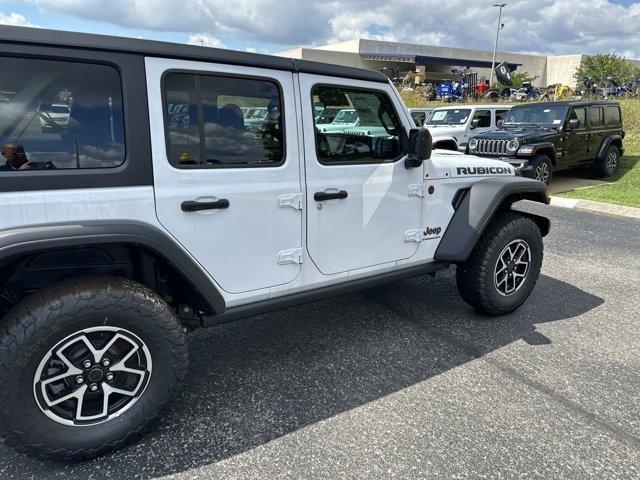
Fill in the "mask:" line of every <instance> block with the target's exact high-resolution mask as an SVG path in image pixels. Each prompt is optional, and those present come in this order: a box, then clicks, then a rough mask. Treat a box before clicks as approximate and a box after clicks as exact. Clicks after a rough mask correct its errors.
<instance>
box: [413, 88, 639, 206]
mask: <svg viewBox="0 0 640 480" xmlns="http://www.w3.org/2000/svg"><path fill="white" fill-rule="evenodd" d="M402 98H403V99H404V101H405V103H406V104H407V106H408V107H426V106H429V107H433V108H435V107H439V106H441V105H443V104H442V103H440V102H425V101H424V98H422V97H421V96H419V95H416V94H414V93H413V92H402ZM620 104H621V106H622V122H623V124H624V130H625V132H626V134H627V135H626V137H625V139H624V141H623V145H624V148H625V155H624V157H623V158H622V166H621V168H620V171H619V172H618V174H617V175H616V176H615V177H612V178H610V179H608V180H609V181H611V183H610V184H608V185H601V186H597V187H588V188H581V189H578V190H573V191H571V192H567V193H562V194H560V196H562V197H569V198H579V199H583V200H594V201H597V202H607V203H615V204H618V205H628V206H631V207H640V100H622V101H621V102H620ZM449 105H450V104H449ZM588 174H589V173H587V175H588Z"/></svg>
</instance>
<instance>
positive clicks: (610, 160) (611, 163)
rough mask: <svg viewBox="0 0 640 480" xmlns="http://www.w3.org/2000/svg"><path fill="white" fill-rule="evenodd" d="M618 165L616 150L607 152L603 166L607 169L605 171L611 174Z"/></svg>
mask: <svg viewBox="0 0 640 480" xmlns="http://www.w3.org/2000/svg"><path fill="white" fill-rule="evenodd" d="M617 167H618V154H617V153H616V152H609V154H608V155H607V163H606V164H605V168H606V169H607V173H608V174H609V175H612V174H613V173H615V171H616V169H617Z"/></svg>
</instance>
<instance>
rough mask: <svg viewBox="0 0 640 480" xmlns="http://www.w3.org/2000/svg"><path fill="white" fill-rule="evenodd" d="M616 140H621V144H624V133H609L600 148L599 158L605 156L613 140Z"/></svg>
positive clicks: (621, 152) (622, 151)
mask: <svg viewBox="0 0 640 480" xmlns="http://www.w3.org/2000/svg"><path fill="white" fill-rule="evenodd" d="M614 140H616V141H618V140H619V141H620V145H622V135H609V136H608V137H607V138H605V139H604V140H603V142H602V145H600V150H598V157H597V158H598V159H602V158H604V154H605V152H606V151H607V148H609V145H611V142H613V141H614ZM623 153H624V149H620V155H622V154H623Z"/></svg>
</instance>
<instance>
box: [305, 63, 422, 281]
mask: <svg viewBox="0 0 640 480" xmlns="http://www.w3.org/2000/svg"><path fill="white" fill-rule="evenodd" d="M391 88H392V87H391V86H390V85H389V84H385V83H375V82H362V81H356V80H347V79H333V78H330V77H322V76H315V75H307V74H301V75H300V91H301V95H300V96H301V99H302V114H303V126H304V145H305V173H306V195H307V205H308V212H307V248H308V251H309V255H310V257H311V259H312V260H313V262H314V263H315V265H316V266H317V267H318V269H319V270H320V271H321V272H322V273H324V274H335V273H339V272H346V271H353V270H358V269H362V268H367V267H375V266H380V268H382V266H383V265H385V264H386V266H387V267H388V264H389V263H390V262H394V261H396V260H400V259H405V258H409V257H411V256H412V255H414V254H415V253H416V251H417V248H418V243H416V242H415V241H414V240H411V239H408V238H406V237H407V232H408V231H411V230H414V229H418V228H419V227H420V218H421V209H422V207H421V205H422V201H421V198H419V197H417V196H415V194H414V195H411V194H410V187H412V186H419V184H420V183H421V182H422V172H423V169H422V168H413V169H406V168H405V166H404V161H403V160H404V158H405V152H406V146H407V131H408V130H409V129H410V128H412V127H414V125H412V122H411V121H410V117H409V116H408V115H406V114H404V107H403V106H402V105H401V104H400V102H399V101H398V100H397V97H396V96H395V95H394V94H393V92H392V90H391ZM317 106H319V107H325V108H330V107H342V108H353V109H355V110H356V111H357V113H358V116H359V120H360V121H359V124H358V126H357V127H345V128H344V129H342V130H332V131H331V132H325V133H323V132H320V131H319V129H318V128H316V126H315V124H314V119H313V111H314V107H317Z"/></svg>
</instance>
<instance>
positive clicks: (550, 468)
mask: <svg viewBox="0 0 640 480" xmlns="http://www.w3.org/2000/svg"><path fill="white" fill-rule="evenodd" d="M522 208H524V209H535V210H541V209H544V210H547V213H548V215H549V216H550V218H551V220H552V222H553V224H552V232H551V234H550V236H549V237H548V238H547V239H546V242H545V248H546V251H545V255H546V256H545V262H544V266H543V275H542V276H541V278H540V281H539V283H538V285H537V287H536V288H535V290H534V292H533V294H532V296H531V298H530V299H529V300H528V301H527V302H526V303H525V305H524V306H523V307H522V308H521V309H520V310H518V311H517V312H515V313H513V314H510V315H507V316H505V317H501V318H499V319H497V320H496V319H489V318H487V317H484V316H481V315H479V314H477V313H474V312H473V310H471V309H470V308H469V307H468V306H467V305H466V304H464V303H463V302H462V300H461V299H460V298H459V297H458V295H457V292H456V288H455V277H454V275H453V270H451V271H448V272H444V273H439V274H438V275H437V276H436V277H435V278H432V277H429V276H426V277H420V278H416V279H412V280H406V281H402V282H398V283H394V284H391V285H386V286H383V287H378V288H375V289H370V290H366V291H363V292H360V293H355V294H351V295H346V296H341V297H337V298H333V299H329V300H325V301H322V302H316V303H313V304H309V305H305V306H301V307H295V308H290V309H288V310H285V311H281V312H276V313H272V314H268V315H262V316H258V317H254V318H250V319H247V320H243V321H240V322H236V323H234V324H229V325H224V326H220V327H216V328H215V329H210V330H201V331H198V332H196V333H194V334H192V336H191V340H190V347H191V350H190V357H191V360H190V361H191V363H190V373H189V377H188V381H187V384H186V387H185V389H184V391H183V393H182V394H181V395H179V396H178V398H176V400H175V402H174V403H173V404H172V405H171V407H170V408H169V410H168V411H167V412H166V413H165V414H164V416H163V418H162V419H161V420H160V422H159V424H158V425H157V426H156V428H155V429H154V430H152V432H151V433H150V434H149V435H148V436H146V437H144V438H142V439H141V440H140V441H138V442H137V443H135V444H133V445H131V446H129V447H127V448H125V449H123V450H120V451H118V452H116V453H113V454H110V455H107V456H104V457H102V458H98V459H95V460H92V461H88V462H84V463H79V464H63V463H54V462H48V461H38V460H32V459H28V458H26V457H24V456H23V455H19V454H16V453H14V452H13V451H12V450H11V449H9V448H8V447H6V446H2V445H0V478H2V479H9V478H17V479H24V478H37V479H46V478H65V479H69V480H71V479H93V478H95V479H101V478H117V479H127V478H141V479H152V478H172V479H174V478H175V479H193V478H202V479H204V478H238V479H239V478H242V479H245V478H256V479H258V478H259V479H271V478H305V479H308V478H331V479H337V478H514V477H523V476H526V477H531V478H608V479H613V478H624V479H629V478H640V333H639V326H640V293H639V291H640V273H639V272H640V221H638V220H633V219H625V218H616V217H611V216H605V215H600V214H594V213H589V212H581V211H576V210H567V209H561V208H555V207H541V206H531V205H523V206H522Z"/></svg>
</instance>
